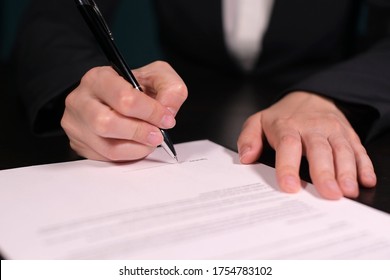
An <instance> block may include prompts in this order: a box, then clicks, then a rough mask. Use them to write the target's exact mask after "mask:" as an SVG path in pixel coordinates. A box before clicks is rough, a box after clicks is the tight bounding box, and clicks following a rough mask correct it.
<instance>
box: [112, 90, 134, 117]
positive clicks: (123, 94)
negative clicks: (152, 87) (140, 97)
mask: <svg viewBox="0 0 390 280" xmlns="http://www.w3.org/2000/svg"><path fill="white" fill-rule="evenodd" d="M115 95H116V96H117V98H118V102H119V107H120V111H122V112H128V111H131V108H133V107H134V106H135V105H136V95H135V94H130V93H129V91H128V90H127V89H119V90H118V91H117V93H116V94H115Z"/></svg>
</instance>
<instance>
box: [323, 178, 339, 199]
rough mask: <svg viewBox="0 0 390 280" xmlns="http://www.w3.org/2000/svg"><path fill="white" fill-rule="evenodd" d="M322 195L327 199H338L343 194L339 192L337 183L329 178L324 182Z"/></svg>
mask: <svg viewBox="0 0 390 280" xmlns="http://www.w3.org/2000/svg"><path fill="white" fill-rule="evenodd" d="M324 187H325V189H324V192H323V194H324V196H325V197H326V198H328V199H339V198H341V197H342V196H343V193H342V192H341V190H340V188H339V185H338V184H337V182H336V181H334V180H329V181H327V182H325V184H324Z"/></svg>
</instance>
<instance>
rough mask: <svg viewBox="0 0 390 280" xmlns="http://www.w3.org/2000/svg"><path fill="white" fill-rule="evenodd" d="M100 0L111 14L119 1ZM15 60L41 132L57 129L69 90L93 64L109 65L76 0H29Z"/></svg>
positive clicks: (32, 117) (36, 128)
mask: <svg viewBox="0 0 390 280" xmlns="http://www.w3.org/2000/svg"><path fill="white" fill-rule="evenodd" d="M96 2H97V3H98V5H99V7H100V9H101V11H102V13H103V14H104V15H105V16H106V17H109V18H110V17H111V16H112V14H113V10H114V8H115V4H116V2H118V1H103V0H100V1H99V0H97V1H96ZM13 60H14V65H15V72H16V75H15V76H16V86H17V91H18V93H19V95H20V98H21V100H22V102H23V104H24V106H25V108H26V111H27V114H28V118H29V120H30V122H31V126H32V128H33V131H34V132H35V133H38V134H45V133H51V132H54V131H59V130H60V125H59V124H60V118H61V115H62V113H63V110H64V99H65V97H66V95H67V93H69V91H70V90H71V89H72V88H73V87H75V86H76V85H77V84H78V82H79V81H80V79H81V77H82V76H83V75H84V74H85V72H87V71H88V70H89V69H91V68H93V67H95V66H99V65H107V61H106V59H105V57H104V55H103V54H102V52H101V50H100V49H99V46H98V45H97V44H96V41H95V39H94V37H93V35H92V34H91V32H90V31H89V29H88V27H87V25H86V24H85V22H84V20H83V18H82V17H81V14H80V13H79V11H78V9H77V6H76V4H75V1H72V0H32V1H31V3H30V5H29V7H28V9H27V10H26V14H25V17H24V20H23V21H22V23H21V26H20V30H19V34H18V38H17V41H16V45H15V52H14V54H13Z"/></svg>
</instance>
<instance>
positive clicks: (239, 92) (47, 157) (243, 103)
mask: <svg viewBox="0 0 390 280" xmlns="http://www.w3.org/2000/svg"><path fill="white" fill-rule="evenodd" d="M3 70H4V69H3ZM6 72H7V71H5V73H0V74H2V75H0V76H1V77H3V78H2V81H1V86H0V88H1V89H2V90H1V91H0V104H1V105H0V106H1V110H0V170H1V169H8V168H16V167H22V166H31V165H38V164H46V163H55V162H64V161H71V160H76V159H79V157H78V156H77V155H76V154H75V153H74V152H73V151H72V150H71V149H70V148H69V144H68V139H67V137H66V136H65V135H57V136H50V137H38V136H36V135H33V134H32V133H31V132H30V130H29V127H28V125H27V118H26V116H25V114H24V110H23V107H22V106H21V104H20V102H19V101H18V99H17V97H16V95H15V91H14V88H13V83H12V79H7V78H6V77H7V75H6V74H7V73H6ZM194 81H195V82H194ZM202 81H203V84H202V85H200V84H199V83H197V82H196V79H195V80H189V83H188V84H189V99H188V100H187V102H186V104H185V105H184V107H183V109H182V111H181V112H180V113H179V115H178V117H177V126H176V127H175V128H174V129H173V130H171V131H170V134H171V137H172V139H173V140H174V142H176V143H179V142H186V141H191V140H199V139H209V140H212V141H214V142H216V143H219V144H221V145H223V146H225V147H227V148H230V149H232V150H236V139H237V136H238V134H239V132H240V129H241V125H242V123H243V122H244V120H245V119H246V118H247V117H248V116H249V115H251V114H252V113H254V112H256V111H257V110H259V108H261V107H262V106H266V104H267V103H269V102H270V100H267V98H265V99H264V98H259V95H258V92H259V91H262V90H264V91H267V89H263V88H261V87H259V86H257V85H253V84H251V83H249V82H245V81H244V82H243V81H234V80H224V79H216V78H215V77H210V78H209V79H207V77H206V78H205V77H203V80H202ZM205 84H206V85H207V86H204V85H205ZM268 98H269V99H271V98H272V96H269V97H268ZM389 143H390V132H388V133H386V134H383V135H382V136H380V137H378V138H376V139H374V140H373V141H372V142H370V143H368V144H367V145H366V148H367V151H368V153H369V155H370V157H371V159H372V160H373V162H374V165H375V169H376V173H377V176H378V184H377V187H376V188H374V189H361V193H360V195H359V197H358V198H357V199H356V200H357V201H359V202H361V203H363V204H365V205H368V206H370V207H373V208H376V209H379V210H381V211H384V212H387V213H390V178H389V171H390V145H389ZM260 161H261V162H263V163H266V164H268V165H271V166H272V165H273V164H274V153H273V151H272V150H271V149H267V150H266V151H265V152H264V154H263V155H262V157H261V159H260ZM301 175H302V177H303V178H304V179H305V180H309V176H308V168H307V165H306V164H305V161H304V160H303V164H302V168H301ZM10 215H12V213H10ZM0 258H1V255H0Z"/></svg>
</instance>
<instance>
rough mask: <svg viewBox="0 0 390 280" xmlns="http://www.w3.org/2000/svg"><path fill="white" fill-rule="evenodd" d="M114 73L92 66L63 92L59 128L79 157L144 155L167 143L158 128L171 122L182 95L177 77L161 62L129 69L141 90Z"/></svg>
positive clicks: (115, 158)
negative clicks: (75, 85) (70, 88)
mask: <svg viewBox="0 0 390 280" xmlns="http://www.w3.org/2000/svg"><path fill="white" fill-rule="evenodd" d="M92 44H95V45H96V41H95V42H93V43H92V42H91V45H92ZM116 70H117V69H116ZM117 72H119V71H118V70H117V71H114V69H113V68H111V67H108V66H104V67H96V68H93V69H91V70H90V71H88V72H87V73H86V74H85V75H84V77H83V78H82V79H81V82H80V84H79V86H78V87H76V88H75V89H74V90H73V91H72V92H71V93H70V94H69V95H68V96H67V99H66V108H65V113H64V115H63V118H62V126H63V128H64V130H65V132H66V133H67V135H68V137H69V139H70V144H71V146H72V148H73V149H74V150H75V151H76V152H77V153H78V154H80V155H81V156H84V157H87V158H90V159H96V160H111V161H126V160H135V159H140V158H143V157H145V156H147V155H148V154H149V153H151V152H152V151H153V149H154V148H155V147H156V146H158V145H161V144H166V141H167V140H166V139H167V138H164V136H163V134H162V132H164V131H162V130H161V129H169V128H172V127H173V126H174V125H175V115H176V113H177V112H178V110H179V109H180V107H181V105H182V104H183V102H184V101H185V99H186V97H187V89H186V86H185V84H184V83H183V81H182V79H181V78H180V77H179V76H178V75H177V73H176V72H175V71H174V70H173V69H172V68H171V67H170V66H169V65H168V64H167V63H165V62H154V63H151V64H149V65H146V66H144V67H142V68H139V69H137V70H134V71H133V73H132V74H133V77H134V79H135V78H137V79H138V81H139V82H140V84H141V85H142V86H143V89H144V93H145V94H142V93H140V92H139V90H138V89H136V88H135V87H134V85H132V84H131V83H130V82H129V81H128V80H127V79H124V77H122V76H120V75H119V74H118V73H117ZM121 74H122V73H121ZM135 81H137V80H135ZM165 149H166V150H167V149H169V147H165ZM173 151H174V150H173ZM171 156H174V154H173V152H172V154H171Z"/></svg>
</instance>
